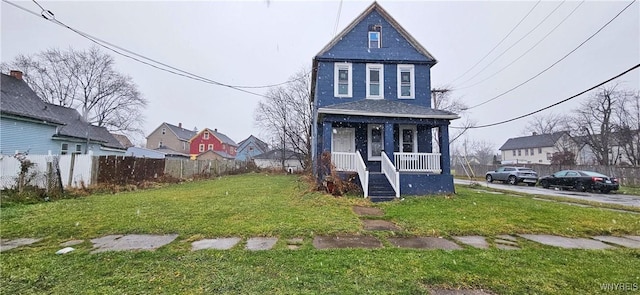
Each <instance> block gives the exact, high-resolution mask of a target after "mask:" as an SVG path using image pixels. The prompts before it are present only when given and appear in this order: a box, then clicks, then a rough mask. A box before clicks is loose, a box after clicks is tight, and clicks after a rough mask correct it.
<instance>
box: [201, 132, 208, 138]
mask: <svg viewBox="0 0 640 295" xmlns="http://www.w3.org/2000/svg"><path fill="white" fill-rule="evenodd" d="M202 137H204V139H209V132H206V131H205V132H204V135H203V136H202Z"/></svg>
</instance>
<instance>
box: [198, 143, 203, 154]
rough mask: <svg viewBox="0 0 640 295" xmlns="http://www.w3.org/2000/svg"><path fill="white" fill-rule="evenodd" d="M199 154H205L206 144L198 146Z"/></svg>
mask: <svg viewBox="0 0 640 295" xmlns="http://www.w3.org/2000/svg"><path fill="white" fill-rule="evenodd" d="M198 152H201V153H202V152H204V143H201V144H199V145H198Z"/></svg>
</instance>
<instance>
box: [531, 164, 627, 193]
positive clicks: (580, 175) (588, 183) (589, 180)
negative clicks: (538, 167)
mask: <svg viewBox="0 0 640 295" xmlns="http://www.w3.org/2000/svg"><path fill="white" fill-rule="evenodd" d="M540 185H541V186H542V187H544V188H549V187H559V188H569V189H575V190H577V191H580V192H584V191H600V192H602V193H605V194H606V193H609V192H610V191H617V190H618V188H619V187H620V186H619V185H618V180H617V179H616V178H613V177H609V176H606V175H604V174H600V173H597V172H593V171H580V170H562V171H558V172H556V173H554V174H552V175H547V176H543V177H540Z"/></svg>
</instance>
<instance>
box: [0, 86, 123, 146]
mask: <svg viewBox="0 0 640 295" xmlns="http://www.w3.org/2000/svg"><path fill="white" fill-rule="evenodd" d="M1 79H2V82H1V83H2V85H1V86H2V90H1V91H2V96H1V98H2V99H1V100H0V110H1V111H2V113H4V114H10V115H14V116H18V117H23V118H27V119H32V120H42V121H44V122H46V123H54V124H56V125H60V126H59V127H58V128H57V134H55V135H54V136H53V137H54V138H60V137H61V136H62V137H73V138H82V139H89V140H91V141H96V142H100V143H101V144H102V145H103V146H107V147H112V148H117V149H124V147H123V146H122V145H121V144H120V142H118V140H117V139H116V138H115V137H113V135H111V133H109V131H107V129H106V128H104V127H98V126H94V125H91V124H90V123H89V122H87V121H85V120H84V119H83V118H82V116H81V115H80V113H78V111H77V110H76V109H73V108H69V107H65V106H59V105H55V104H50V103H47V102H44V101H42V99H40V97H38V95H37V94H36V93H35V92H34V91H33V90H32V89H31V88H30V87H29V85H27V83H26V82H24V81H22V80H19V79H16V78H14V77H11V76H9V75H5V74H2V78H1Z"/></svg>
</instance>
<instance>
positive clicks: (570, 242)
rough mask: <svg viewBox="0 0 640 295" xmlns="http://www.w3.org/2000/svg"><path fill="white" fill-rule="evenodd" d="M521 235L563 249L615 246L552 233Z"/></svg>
mask: <svg viewBox="0 0 640 295" xmlns="http://www.w3.org/2000/svg"><path fill="white" fill-rule="evenodd" d="M520 236H521V237H523V238H525V239H527V240H531V241H534V242H537V243H540V244H544V245H549V246H555V247H560V248H565V249H611V248H615V247H612V246H609V245H607V244H605V243H603V242H600V241H595V240H592V239H583V238H565V237H560V236H553V235H520Z"/></svg>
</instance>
